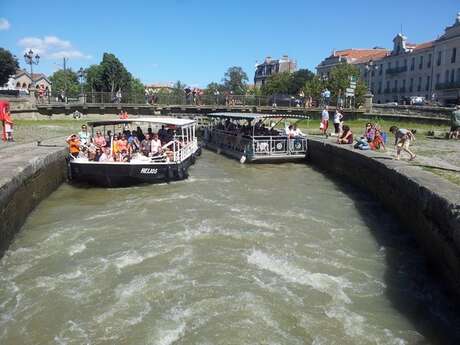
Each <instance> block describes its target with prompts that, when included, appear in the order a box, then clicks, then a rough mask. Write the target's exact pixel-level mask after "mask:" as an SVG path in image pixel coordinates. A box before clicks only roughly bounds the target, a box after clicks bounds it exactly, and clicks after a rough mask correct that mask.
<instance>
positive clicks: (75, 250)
mask: <svg viewBox="0 0 460 345" xmlns="http://www.w3.org/2000/svg"><path fill="white" fill-rule="evenodd" d="M85 249H86V245H85V244H84V243H78V244H74V245H73V246H71V247H70V248H69V255H70V256H74V255H75V254H78V253H81V252H82V251H84V250H85Z"/></svg>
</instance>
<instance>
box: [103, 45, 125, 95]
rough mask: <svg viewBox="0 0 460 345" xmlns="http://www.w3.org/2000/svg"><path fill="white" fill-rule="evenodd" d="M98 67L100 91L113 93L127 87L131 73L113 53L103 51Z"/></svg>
mask: <svg viewBox="0 0 460 345" xmlns="http://www.w3.org/2000/svg"><path fill="white" fill-rule="evenodd" d="M100 68H101V82H102V91H108V92H112V93H115V92H117V91H118V90H122V91H126V90H127V89H129V86H130V82H131V74H130V73H129V72H128V71H127V70H126V68H125V66H123V64H122V63H121V62H120V60H118V59H117V57H116V56H115V55H114V54H110V53H104V55H103V56H102V62H101V64H100Z"/></svg>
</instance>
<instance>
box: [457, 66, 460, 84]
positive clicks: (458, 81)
mask: <svg viewBox="0 0 460 345" xmlns="http://www.w3.org/2000/svg"><path fill="white" fill-rule="evenodd" d="M456 82H457V83H460V68H457V80H456Z"/></svg>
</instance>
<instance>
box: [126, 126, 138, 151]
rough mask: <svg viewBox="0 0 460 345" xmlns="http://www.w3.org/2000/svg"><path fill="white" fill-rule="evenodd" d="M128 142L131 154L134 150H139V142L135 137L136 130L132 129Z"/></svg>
mask: <svg viewBox="0 0 460 345" xmlns="http://www.w3.org/2000/svg"><path fill="white" fill-rule="evenodd" d="M128 144H129V151H130V152H131V154H133V153H135V152H139V149H140V147H141V143H140V141H139V139H138V137H137V133H136V131H133V132H132V134H131V136H130V137H128Z"/></svg>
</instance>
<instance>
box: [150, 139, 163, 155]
mask: <svg viewBox="0 0 460 345" xmlns="http://www.w3.org/2000/svg"><path fill="white" fill-rule="evenodd" d="M151 145H152V146H151V148H152V150H151V152H152V156H157V155H159V154H160V153H162V152H163V148H162V147H161V140H160V139H158V134H154V135H153V139H152V143H151Z"/></svg>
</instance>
